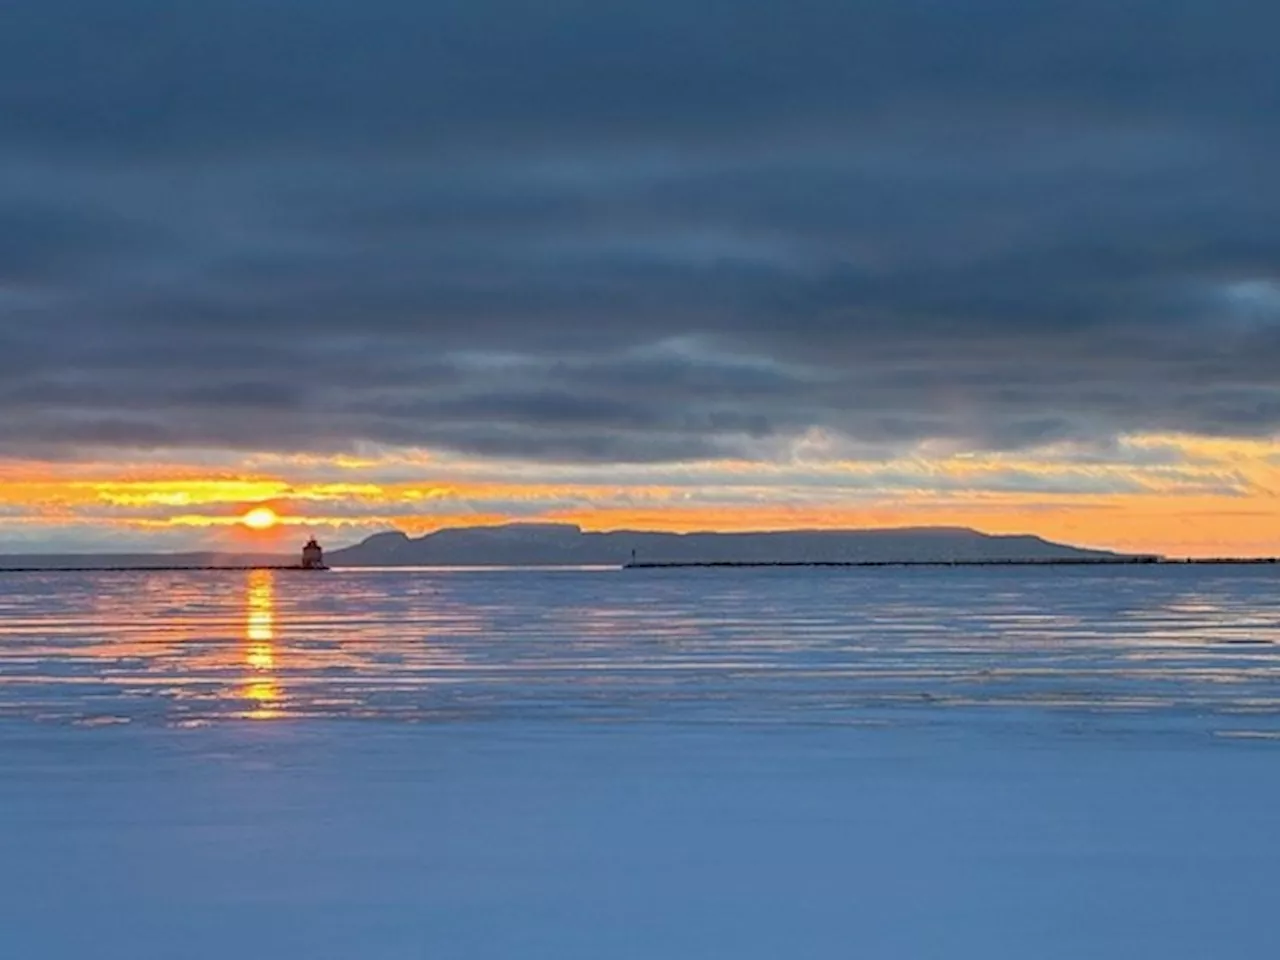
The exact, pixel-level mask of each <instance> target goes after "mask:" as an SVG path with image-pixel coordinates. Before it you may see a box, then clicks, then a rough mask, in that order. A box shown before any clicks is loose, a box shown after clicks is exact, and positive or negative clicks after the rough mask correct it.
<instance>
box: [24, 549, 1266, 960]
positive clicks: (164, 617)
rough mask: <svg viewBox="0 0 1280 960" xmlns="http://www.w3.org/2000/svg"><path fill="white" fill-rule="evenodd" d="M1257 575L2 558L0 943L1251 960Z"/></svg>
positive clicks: (1257, 755) (124, 954)
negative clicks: (205, 568)
mask: <svg viewBox="0 0 1280 960" xmlns="http://www.w3.org/2000/svg"><path fill="white" fill-rule="evenodd" d="M1278 586H1280V570H1277V569H1275V568H1271V567H1220V568H1219V567H1161V568H1147V567H1125V568H1105V569H1104V568H1078V567H1075V568H1073V567H1052V568H955V569H876V570H779V569H765V570H679V571H675V570H669V571H631V572H623V571H618V570H500V571H447V572H446V571H411V570H369V571H354V570H353V571H343V570H338V571H333V572H330V573H326V574H319V575H317V574H302V573H291V572H283V571H278V572H267V571H259V572H252V573H233V572H224V573H208V572H201V573H115V574H55V573H49V574H0V957H5V958H7V957H15V958H17V957H22V958H27V957H30V958H41V960H83V958H86V957H92V958H94V960H152V958H154V960H172V958H175V957H181V958H183V960H226V958H227V957H234V956H242V955H245V954H246V953H250V952H251V953H253V954H254V955H262V956H271V957H275V958H283V960H289V958H299V960H351V958H360V960H426V958H433V960H434V958H452V957H466V958H478V960H490V958H492V960H506V958H512V957H519V958H521V960H527V958H547V960H616V958H622V960H649V958H653V960H658V958H661V960H686V958H687V960H702V958H720V957H729V958H733V960H746V958H759V960H776V958H778V957H788V958H792V957H794V958H828V957H858V958H860V960H867V958H872V960H878V958H885V960H901V958H912V960H917V958H947V960H954V958H970V957H972V958H981V960H993V958H996V960H1003V958H1008V960H1026V958H1029V957H1034V958H1036V960H1078V958H1080V957H1090V958H1095V960H1096V958H1116V960H1121V958H1123V960H1131V958H1134V957H1146V956H1154V957H1160V958H1161V960H1178V958H1187V960H1192V958H1204V957H1265V956H1275V955H1277V952H1278V951H1280V927H1277V925H1276V924H1275V922H1274V889H1275V869H1276V864H1277V863H1280V818H1278V817H1277V816H1276V809H1277V804H1278V803H1280V753H1278V752H1277V751H1278V750H1280V741H1278V739H1277V738H1280V685H1278V684H1277V680H1278V679H1280V672H1278V671H1280V596H1278V593H1280V591H1277V587H1278Z"/></svg>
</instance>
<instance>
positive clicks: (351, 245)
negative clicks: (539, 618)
mask: <svg viewBox="0 0 1280 960" xmlns="http://www.w3.org/2000/svg"><path fill="white" fill-rule="evenodd" d="M2 17H3V23H2V24H0V453H3V454H5V455H9V456H13V457H26V456H34V457H42V458H51V459H58V458H74V457H77V456H82V455H83V454H84V451H86V450H90V449H92V450H94V451H96V452H98V453H101V451H103V450H108V451H110V450H119V451H133V450H138V449H149V448H166V449H176V448H183V447H187V448H191V449H193V450H195V449H209V448H223V449H229V450H241V451H262V450H274V451H296V452H318V453H332V452H340V451H351V450H356V449H359V448H360V447H361V445H362V444H379V445H387V446H392V447H421V448H429V449H436V450H446V451H454V452H458V453H461V454H466V455H480V456H489V457H504V458H518V459H521V460H525V461H534V462H539V463H669V462H687V461H698V460H705V459H713V460H718V459H723V458H746V459H749V460H756V461H775V460H777V459H779V458H782V459H785V458H786V457H787V456H789V455H790V451H792V450H793V449H794V445H795V444H796V443H798V442H802V441H803V438H804V437H806V436H811V435H813V433H814V432H815V431H816V432H818V433H819V434H821V435H822V436H824V437H829V438H832V440H831V442H833V443H836V444H838V445H844V448H845V449H846V450H854V449H857V450H861V451H863V454H862V455H865V456H866V457H871V458H877V457H878V458H885V457H892V456H894V455H897V454H900V453H901V452H902V451H905V450H911V449H915V448H916V447H917V446H918V445H919V444H920V443H922V442H924V443H935V444H942V445H943V446H944V447H945V448H946V449H948V450H988V451H1000V450H1018V449H1024V448H1028V447H1039V446H1043V445H1045V444H1053V443H1066V442H1069V443H1086V444H1095V445H1098V446H1100V447H1103V446H1105V445H1106V444H1108V443H1110V442H1111V441H1112V440H1113V439H1114V438H1115V437H1117V436H1119V435H1133V434H1141V433H1145V432H1164V431H1180V432H1184V433H1191V434H1202V435H1225V436H1259V435H1267V434H1270V433H1272V432H1274V431H1275V430H1276V429H1277V427H1278V426H1280V382H1278V379H1277V371H1280V230H1278V229H1277V227H1276V225H1277V224H1278V223H1280V189H1277V188H1276V186H1275V183H1274V172H1273V169H1272V167H1273V164H1272V159H1273V158H1274V156H1275V155H1276V150H1277V147H1280V102H1277V99H1278V96H1280V95H1278V94H1277V91H1278V90H1280V67H1277V60H1276V58H1275V56H1274V41H1273V38H1274V36H1275V35H1276V31H1277V29H1278V28H1280V10H1277V9H1275V8H1274V7H1273V5H1269V4H1265V3H1261V2H1246V0H1213V2H1209V0H1192V2H1187V3H1179V4H1170V3H1168V2H1165V0H1159V2H1157V0H1130V2H1124V3H1116V2H1114V0H1073V2H1071V3H1037V4H1026V3H1014V2H1010V0H974V2H967V3H963V4H960V3H954V4H946V3H936V2H932V0H929V2H926V0H874V2H873V0H862V2H849V0H839V2H837V0H797V2H792V3H786V4H782V3H777V2H773V0H771V2H767V3H766V2H763V0H734V2H727V0H726V2H710V0H703V2H697V3H688V2H679V3H676V2H668V0H653V2H650V3H643V4H637V3H630V2H628V3H622V2H599V0H596V2H590V3H588V2H585V0H582V2H577V0H557V2H553V3H546V4H529V3H525V2H514V0H466V2H462V0H457V2H438V3H431V4H423V3H418V2H407V0H405V2H391V0H360V2H355V0H324V2H319V3H317V2H315V0H308V2H303V0H252V2H250V0H223V2H219V3H212V2H208V3H185V4H173V3H160V2H158V0H117V2H113V3H110V4H103V3H101V2H99V0H40V2H38V3H37V2H35V0H16V2H11V3H9V4H7V5H6V8H5V12H4V14H3V15H2ZM121 455H124V454H121Z"/></svg>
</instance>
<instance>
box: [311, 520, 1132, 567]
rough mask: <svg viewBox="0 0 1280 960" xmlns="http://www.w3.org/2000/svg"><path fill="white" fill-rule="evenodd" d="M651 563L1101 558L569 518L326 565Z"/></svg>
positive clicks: (457, 530) (1016, 545)
mask: <svg viewBox="0 0 1280 960" xmlns="http://www.w3.org/2000/svg"><path fill="white" fill-rule="evenodd" d="M632 551H635V559H637V560H639V561H641V562H648V563H718V562H739V563H742V562H759V563H831V562H857V561H871V562H899V561H982V560H1090V559H1096V560H1106V559H1120V558H1121V557H1123V556H1124V555H1123V554H1118V553H1112V552H1110V551H1106V550H1085V549H1081V548H1078V547H1072V546H1068V545H1066V544H1061V543H1053V542H1051V541H1048V540H1044V539H1042V538H1040V537H1036V536H1029V535H1021V536H992V535H989V534H985V533H979V532H978V531H976V530H969V529H965V528H963V527H905V528H899V529H877V530H785V531H778V532H769V533H686V534H678V533H650V532H644V531H637V530H615V531H610V532H608V533H587V532H584V531H583V530H582V529H581V528H580V527H577V526H575V525H573V524H547V523H512V524H507V525H505V526H497V527H454V528H449V529H445V530H439V531H436V532H435V533H429V534H427V535H426V536H423V537H417V538H411V537H409V536H407V535H406V534H404V533H401V532H399V531H391V532H388V533H378V534H374V535H373V536H371V537H368V538H367V539H365V540H364V541H362V542H360V543H358V544H356V545H355V546H351V547H346V548H344V549H341V550H333V551H330V552H329V553H328V554H327V559H328V563H329V564H330V565H331V566H490V565H507V564H509V565H517V566H550V565H595V564H622V563H627V562H628V561H630V560H631V559H632Z"/></svg>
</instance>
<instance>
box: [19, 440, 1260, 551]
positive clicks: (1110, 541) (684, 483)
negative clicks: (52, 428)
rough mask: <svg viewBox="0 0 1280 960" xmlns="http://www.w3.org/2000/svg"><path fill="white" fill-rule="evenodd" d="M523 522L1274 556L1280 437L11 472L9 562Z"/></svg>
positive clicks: (314, 460) (30, 466)
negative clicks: (757, 456) (947, 536)
mask: <svg viewBox="0 0 1280 960" xmlns="http://www.w3.org/2000/svg"><path fill="white" fill-rule="evenodd" d="M175 456H180V455H177V454H175ZM228 463H230V464H232V465H227V464H228ZM234 464H239V465H240V469H236V468H235V466H234ZM515 521H532V522H544V523H545V522H565V523H576V524H578V525H580V526H582V527H583V528H585V529H587V530H617V529H626V528H632V529H644V530H668V531H675V532H691V531H696V530H722V531H734V530H736V531H746V530H780V529H796V528H838V527H840V528H868V527H903V526H964V527H971V528H974V529H977V530H980V531H983V532H986V533H995V534H1019V533H1021V534H1035V535H1039V536H1042V537H1045V538H1046V539H1050V540H1056V541H1060V542H1065V543H1071V544H1075V545H1079V546H1086V547H1101V548H1106V549H1114V550H1121V551H1126V552H1135V553H1160V554H1165V555H1168V556H1201V557H1203V556H1275V555H1280V438H1276V439H1270V440H1263V439H1219V438H1203V437H1195V436H1186V435H1155V434H1152V435H1144V436H1136V437H1125V438H1120V440H1118V441H1117V443H1116V445H1115V447H1114V448H1109V449H1108V450H1105V451H1103V452H1101V453H1097V452H1091V451H1089V450H1083V451H1082V450H1080V449H1076V448H1072V447H1070V446H1069V445H1063V446H1061V447H1052V446H1048V447H1044V448H1041V449H1037V450H1031V451H1020V452H1012V453H1000V452H986V453H981V452H975V453H945V452H938V453H935V452H932V451H931V450H930V449H924V448H922V449H921V450H918V451H915V452H908V453H903V454H902V455H901V456H899V457H897V458H895V459H887V460H882V461H873V460H866V461H855V460H831V459H828V460H806V459H805V458H804V457H803V456H800V455H797V456H796V457H795V458H792V459H788V458H786V457H779V458H778V459H774V460H761V461H759V462H756V461H748V460H743V459H737V460H721V461H707V462H698V463H682V464H655V465H641V466H628V467H623V466H614V465H591V464H584V465H559V466H557V465H539V464H536V463H532V462H529V463H525V462H509V463H508V462H496V461H495V462H489V461H467V460H461V459H457V458H449V457H442V458H436V457H429V456H426V455H423V454H421V453H419V452H413V451H410V452H406V453H404V454H403V455H398V454H387V455H385V456H381V457H368V458H363V459H358V460H357V459H351V458H347V459H343V458H341V457H337V458H332V457H331V458H326V457H322V456H319V455H308V456H305V457H300V456H299V457H288V456H283V455H279V456H277V455H271V454H265V453H264V454H260V455H254V456H247V457H243V458H239V459H234V458H231V457H230V455H228V457H227V459H226V460H224V461H223V463H222V465H220V466H219V467H217V468H202V467H201V466H200V465H199V464H197V463H192V462H183V461H181V460H179V461H178V462H175V463H154V464H139V463H110V462H107V463H91V462H80V463H74V464H66V463H53V462H41V461H4V460H0V553H21V552H32V551H31V550H30V549H29V545H30V544H42V543H44V542H46V541H45V540H43V539H42V538H43V537H45V536H46V535H47V537H48V540H47V542H48V543H49V544H51V546H49V547H46V548H45V549H54V545H56V546H57V547H61V546H62V545H63V544H66V543H75V542H77V541H78V539H79V537H78V536H77V532H79V531H82V532H83V533H84V534H85V536H84V542H85V543H86V544H87V545H88V546H87V547H85V548H76V549H87V550H95V549H102V550H104V551H111V550H114V549H117V546H116V543H117V542H120V543H123V542H124V541H126V540H127V541H128V542H129V546H128V549H139V550H148V549H157V550H183V549H213V550H227V551H239V550H245V551H265V550H271V551H275V552H281V553H283V552H285V551H286V548H287V550H288V552H290V553H291V552H292V550H293V546H294V545H293V544H292V543H291V542H288V543H287V542H286V541H290V537H291V532H295V533H296V532H299V531H298V530H297V528H305V531H301V532H306V533H310V532H312V531H314V532H315V533H316V534H318V535H319V536H321V537H322V539H323V540H324V541H325V545H326V546H327V547H330V548H331V549H332V548H337V547H340V546H344V545H347V544H350V543H354V542H357V541H359V540H360V539H363V538H364V537H365V536H367V535H369V534H371V533H375V532H378V531H382V530H387V529H393V528H394V529H399V530H402V531H404V532H405V533H407V534H409V535H411V536H421V535H423V534H426V533H430V532H432V531H434V530H437V529H440V528H443V527H456V526H489V525H494V524H501V523H511V522H515ZM299 542H300V541H299ZM152 545H154V546H152Z"/></svg>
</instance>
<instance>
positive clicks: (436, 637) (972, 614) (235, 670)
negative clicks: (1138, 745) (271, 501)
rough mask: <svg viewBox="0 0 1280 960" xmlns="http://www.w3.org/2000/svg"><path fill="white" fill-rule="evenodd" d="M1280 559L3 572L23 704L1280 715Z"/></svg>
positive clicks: (542, 716) (620, 715) (68, 710)
mask: <svg viewBox="0 0 1280 960" xmlns="http://www.w3.org/2000/svg"><path fill="white" fill-rule="evenodd" d="M1278 588H1280V571H1277V570H1276V569H1274V568H1270V567H1243V568H1227V567H1163V568H1142V567H1135V568H1105V569H1102V568H1072V567H1051V568H1010V569H1003V568H994V569H993V568H958V569H888V570H746V571H742V570H738V571H721V570H680V571H631V572H627V571H618V570H572V571H568V570H544V571H538V570H523V571H521V570H491V571H490V570H486V571H403V570H361V571H355V570H352V571H334V572H330V573H328V574H323V575H313V574H301V573H295V572H288V571H276V572H272V571H257V572H251V573H243V572H226V573H209V572H194V573H168V572H166V573H84V574H76V573H49V574H11V575H0V717H9V718H15V719H23V720H28V721H38V722H43V723H81V724H94V723H100V724H104V723H124V722H128V723H143V724H197V723H217V722H223V721H228V720H232V719H236V718H255V719H262V720H277V721H280V720H295V721H300V720H307V719H315V718H379V719H399V720H416V721H424V722H425V721H430V722H437V723H447V722H455V721H482V720H492V721H509V722H528V723H537V722H538V721H541V720H550V719H566V718H567V719H576V720H582V721H588V720H631V721H647V722H656V723H662V722H694V721H698V722H707V723H748V722H750V723H757V722H768V723H786V722H803V723H815V722H841V721H876V722H923V721H940V720H941V721H945V720H946V718H947V715H948V712H949V711H951V710H954V709H955V708H959V707H980V708H983V709H984V710H986V711H987V712H991V713H999V711H1001V710H1013V709H1027V708H1032V709H1035V710H1041V711H1052V712H1055V713H1059V714H1062V715H1068V714H1073V715H1075V716H1076V717H1077V718H1079V717H1082V716H1085V717H1087V716H1093V717H1099V716H1106V715H1120V714H1122V715H1129V716H1131V717H1132V716H1137V717H1142V718H1144V719H1147V720H1151V721H1154V722H1160V721H1162V720H1169V721H1173V720H1176V719H1179V718H1181V719H1183V720H1186V719H1188V718H1191V719H1194V720H1195V721H1196V723H1197V724H1199V725H1201V726H1203V728H1204V729H1206V730H1221V731H1231V730H1236V729H1241V728H1248V729H1249V730H1251V731H1253V732H1256V733H1268V732H1272V731H1276V732H1280V724H1277V717H1280V709H1278V708H1280V698H1278V697H1277V691H1276V688H1275V681H1276V679H1277V677H1278V676H1280V589H1278Z"/></svg>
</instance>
